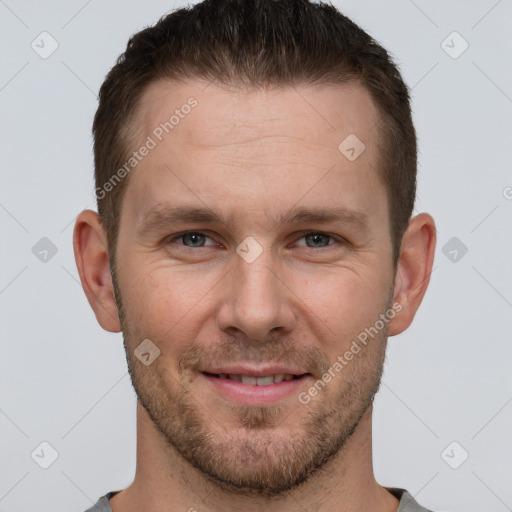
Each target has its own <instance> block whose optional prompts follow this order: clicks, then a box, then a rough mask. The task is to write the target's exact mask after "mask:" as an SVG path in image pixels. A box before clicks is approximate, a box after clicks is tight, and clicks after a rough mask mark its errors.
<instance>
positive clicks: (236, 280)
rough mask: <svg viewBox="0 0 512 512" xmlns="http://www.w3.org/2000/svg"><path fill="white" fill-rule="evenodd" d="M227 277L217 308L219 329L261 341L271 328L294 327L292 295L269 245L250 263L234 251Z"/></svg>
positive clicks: (283, 329)
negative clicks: (232, 261)
mask: <svg viewBox="0 0 512 512" xmlns="http://www.w3.org/2000/svg"><path fill="white" fill-rule="evenodd" d="M280 269H281V270H280ZM279 274H281V276H280V275H279ZM227 277H228V279H227V280H226V286H225V288H224V290H223V294H222V299H221V301H222V303H221V305H220V307H219V309H218V310H217V326H218V328H219V329H220V330H222V331H223V332H226V333H228V334H231V335H236V334H237V333H238V334H240V332H243V333H244V334H245V336H247V337H248V338H250V339H252V340H255V341H264V340H265V339H266V338H267V337H268V336H269V334H270V333H271V332H272V331H278V330H279V331H282V332H283V333H285V332H290V331H291V330H293V328H294V326H295V323H296V314H295V309H294V306H293V297H294V295H293V292H292V291H291V289H290V287H289V285H287V283H286V281H285V278H284V276H282V268H281V265H280V264H279V262H278V261H275V258H274V257H273V255H272V254H271V251H270V249H264V250H263V252H262V254H261V255H260V256H259V257H258V258H257V259H256V261H253V262H251V263H248V262H247V261H245V260H244V259H243V258H242V257H239V256H238V255H236V256H235V261H234V269H233V270H232V271H231V272H230V273H229V276H227ZM272 334H275V333H272Z"/></svg>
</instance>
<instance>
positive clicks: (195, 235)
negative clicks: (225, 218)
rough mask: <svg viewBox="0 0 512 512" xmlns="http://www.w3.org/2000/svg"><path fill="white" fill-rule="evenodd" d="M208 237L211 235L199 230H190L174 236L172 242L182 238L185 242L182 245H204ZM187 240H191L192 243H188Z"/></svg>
mask: <svg viewBox="0 0 512 512" xmlns="http://www.w3.org/2000/svg"><path fill="white" fill-rule="evenodd" d="M206 238H210V237H209V236H206V235H205V234H203V233H200V232H198V231H189V232H188V233H182V234H181V235H178V236H176V237H174V238H172V239H171V242H174V241H175V240H180V239H181V240H182V242H184V243H183V244H182V245H185V246H186V247H204V246H205V243H204V241H205V239H206ZM186 241H190V243H191V245H187V242H186Z"/></svg>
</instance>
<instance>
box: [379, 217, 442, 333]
mask: <svg viewBox="0 0 512 512" xmlns="http://www.w3.org/2000/svg"><path fill="white" fill-rule="evenodd" d="M435 247H436V227H435V222H434V219H433V218H432V217H431V216H430V215H429V214H428V213H420V214H419V215H417V216H416V217H413V218H412V219H411V221H410V222H409V226H408V228H407V230H406V232H405V234H404V236H403V239H402V245H401V247H400V256H399V259H398V267H397V271H396V276H395V289H394V295H393V297H394V299H393V303H397V304H399V305H400V308H401V309H400V312H399V313H398V314H397V315H396V316H395V317H394V318H393V320H391V322H390V323H389V331H388V334H389V336H395V335H396V334H400V333H402V332H403V331H405V330H406V329H407V328H408V327H409V325H411V323H412V321H413V319H414V316H415V315H416V312H417V310H418V308H419V306H420V304H421V301H422V300H423V297H424V295H425V292H426V291H427V287H428V284H429V282H430V274H431V273H432V265H433V263H434V252H435Z"/></svg>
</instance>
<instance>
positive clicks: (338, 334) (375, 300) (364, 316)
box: [298, 267, 388, 350]
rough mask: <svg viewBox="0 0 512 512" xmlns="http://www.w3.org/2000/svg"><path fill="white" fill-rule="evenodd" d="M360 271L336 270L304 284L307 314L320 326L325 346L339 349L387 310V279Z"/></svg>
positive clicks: (303, 301) (318, 327)
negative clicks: (379, 278) (379, 279)
mask: <svg viewBox="0 0 512 512" xmlns="http://www.w3.org/2000/svg"><path fill="white" fill-rule="evenodd" d="M367 274H368V271H367V272H366V273H364V272H362V271H361V272H357V271H356V269H355V268H354V267H352V268H350V269H349V268H343V269H340V268H338V269H336V270H334V271H333V272H332V273H330V274H329V275H324V276H323V277H322V279H308V280H306V281H302V282H301V283H300V284H299V286H300V287H301V290H300V292H299V293H298V296H299V297H300V298H301V303H302V307H303V314H304V315H305V317H307V318H309V320H308V321H309V322H310V323H311V322H312V323H313V324H314V325H316V326H317V328H316V329H315V331H316V332H317V334H318V335H321V333H324V334H323V335H322V338H323V342H324V343H323V344H324V347H325V348H326V349H327V348H328V347H331V348H332V349H333V350H339V349H340V347H342V346H345V344H347V343H350V342H351V340H352V339H353V338H355V337H356V336H357V335H358V334H359V333H360V332H362V331H364V329H365V328H366V327H368V326H369V325H373V324H374V322H375V320H376V319H377V318H378V317H379V315H380V313H382V312H383V311H384V309H385V307H386V303H387V295H388V289H387V284H386V282H385V280H382V282H380V281H378V280H376V276H375V275H367Z"/></svg>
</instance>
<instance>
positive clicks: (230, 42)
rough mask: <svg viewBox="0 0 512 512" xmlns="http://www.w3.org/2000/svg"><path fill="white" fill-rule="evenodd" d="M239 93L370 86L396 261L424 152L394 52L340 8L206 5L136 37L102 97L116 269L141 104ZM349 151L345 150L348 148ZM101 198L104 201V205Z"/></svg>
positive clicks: (97, 153) (97, 138) (101, 152)
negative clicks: (162, 96) (161, 84)
mask: <svg viewBox="0 0 512 512" xmlns="http://www.w3.org/2000/svg"><path fill="white" fill-rule="evenodd" d="M162 78H163V79H176V80H187V79H204V80H207V81H212V80H214V79H215V80H216V81H218V82H219V83H220V84H223V85H226V86H229V87H240V88H244V87H245V88H247V89H250V88H257V87H263V86H295V85H301V84H304V85H310V84H311V85H313V84H346V83H356V84H361V85H362V86H363V87H365V88H366V89H367V90H368V91H369V92H370V94H371V97H372V98H373V100H374V102H375V104H376V106H377V108H378V111H379V115H380V119H379V121H378V123H377V125H376V140H377V144H378V148H379V162H378V165H377V172H378V173H379V175H380V177H381V179H382V181H383V183H384V185H385V187H386V190H387V194H388V203H389V219H390V226H391V233H390V236H391V240H392V244H393V257H394V263H395V265H396V262H397V258H398V256H399V250H400V244H401V240H402V237H403V234H404V232H405V230H406V228H407V225H408V223H409V220H410V217H411V215H412V211H413V207H414V201H415V196H416V173H417V149H416V133H415V129H414V126H413V122H412V116H411V108H410V98H409V89H408V87H407V86H406V84H405V83H404V81H403V79H402V77H401V75H400V72H399V70H398V68H397V66H396V65H395V64H394V62H393V60H392V58H391V57H390V55H389V54H388V52H387V51H386V50H385V49H384V48H383V47H382V46H380V45H379V44H378V43H377V42H376V41H375V40H374V39H373V38H372V37H370V36H369V35H368V34H367V33H366V32H364V31H363V30H362V29H361V28H360V27H358V26H357V25H356V24H355V23H354V22H352V21H351V20H350V19H349V18H347V17H346V16H344V15H343V14H341V13H340V12H339V11H338V10H337V9H336V8H335V7H334V6H333V5H332V4H326V3H323V2H317V3H313V2H310V1H308V0H204V1H203V2H200V3H197V4H195V5H193V6H192V7H187V8H181V9H178V10H176V11H174V12H172V13H170V14H168V15H167V16H164V17H162V18H161V19H160V20H159V21H158V23H156V24H155V25H154V26H152V27H148V28H145V29H144V30H141V31H140V32H138V33H136V34H135V35H133V36H132V37H131V38H130V40H129V41H128V44H127V47H126V51H125V52H124V53H123V54H122V55H121V56H120V57H119V58H118V59H117V62H116V64H115V65H114V67H113V68H112V69H111V70H110V72H109V73H108V75H107V77H106V78H105V81H104V83H103V85H102V86H101V89H100V94H99V106H98V109H97V111H96V115H95V118H94V124H93V136H94V163H95V184H96V191H98V190H100V191H102V193H101V194H98V193H97V201H98V214H99V217H100V220H101V222H102V225H103V228H104V229H105V231H106V235H107V239H108V250H109V255H110V260H111V265H112V267H115V248H116V245H117V237H118V233H119V223H120V212H121V201H122V198H123V195H124V192H125V190H126V186H127V183H128V181H129V176H126V178H124V179H123V180H120V181H119V183H116V184H115V186H113V187H109V192H108V193H105V189H104V188H103V187H104V184H105V183H107V182H108V181H109V180H111V179H112V177H115V176H114V175H115V173H116V172H117V171H118V170H119V169H120V167H122V166H123V164H124V163H125V162H126V161H127V159H128V158H129V155H130V151H133V147H132V146H133V143H134V134H135V133H136V128H135V127H134V123H135V121H136V118H135V115H136V111H137V105H138V103H139V102H140V99H141V96H142V94H143V92H144V91H145V90H146V88H147V86H148V85H149V84H150V83H152V82H154V81H156V80H158V79H162ZM340 142H341V141H340ZM100 196H101V197H100Z"/></svg>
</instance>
